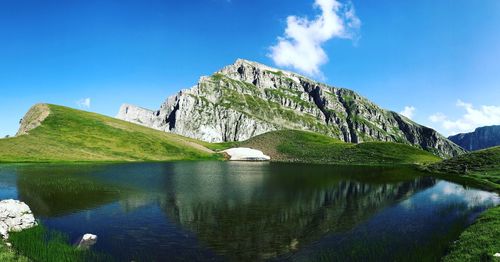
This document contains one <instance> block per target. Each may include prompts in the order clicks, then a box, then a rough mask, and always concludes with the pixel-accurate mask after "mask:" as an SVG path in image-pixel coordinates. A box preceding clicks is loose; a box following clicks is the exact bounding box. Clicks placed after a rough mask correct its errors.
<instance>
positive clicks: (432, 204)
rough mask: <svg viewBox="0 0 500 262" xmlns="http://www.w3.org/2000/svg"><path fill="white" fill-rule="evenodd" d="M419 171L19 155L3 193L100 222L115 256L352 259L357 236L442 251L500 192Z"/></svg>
mask: <svg viewBox="0 0 500 262" xmlns="http://www.w3.org/2000/svg"><path fill="white" fill-rule="evenodd" d="M418 175H419V174H418V173H416V172H415V171H413V170H412V169H411V168H382V167H380V168H367V167H334V166H323V165H292V164H274V163H244V162H230V163H228V162H173V163H142V164H109V165H78V166H74V165H69V166H68V165H37V166H33V165H26V166H22V165H21V166H13V167H8V168H6V167H3V168H1V169H0V195H2V196H4V195H5V196H9V194H10V195H11V196H10V197H13V198H19V199H21V200H23V201H26V202H27V203H28V205H30V207H31V208H32V210H33V211H34V213H35V215H36V216H38V217H39V218H41V219H42V222H43V223H44V224H45V225H46V226H48V227H50V228H54V229H57V230H61V231H63V232H65V233H67V234H69V236H70V238H71V239H74V238H77V237H78V236H81V234H83V233H87V232H92V233H95V234H97V235H98V236H99V241H98V243H97V245H96V246H95V248H96V249H97V250H100V251H103V252H107V253H110V254H111V255H113V256H114V257H116V258H117V259H118V260H131V259H137V260H162V259H165V258H169V259H184V260H198V261H199V260H211V261H213V260H230V261H258V260H304V261H307V260H310V259H313V258H314V259H319V260H321V259H325V258H326V260H332V259H333V260H338V259H344V260H345V259H346V258H353V260H356V256H352V254H351V255H350V254H349V252H350V250H355V249H356V248H357V247H358V246H359V245H360V244H359V243H361V242H365V241H370V242H378V243H383V245H384V246H385V247H391V248H390V249H388V248H385V247H384V246H383V247H380V246H377V247H373V246H370V245H367V246H366V248H364V250H365V251H366V252H361V251H360V252H358V253H359V254H360V257H359V260H375V261H376V260H380V259H381V258H384V259H395V258H397V257H398V256H399V255H398V254H399V253H398V252H399V250H408V252H406V253H408V254H411V253H412V248H413V249H415V250H414V251H415V252H417V251H418V252H422V250H416V248H415V247H414V246H413V244H412V243H415V242H418V241H423V242H424V241H430V239H436V238H438V239H443V240H442V241H441V242H439V243H440V244H441V246H442V247H440V248H438V251H437V252H436V251H433V252H434V253H436V254H434V253H433V255H435V256H437V257H439V256H440V255H442V252H444V251H445V249H446V246H447V245H448V243H449V241H450V239H451V240H452V239H453V237H454V236H455V235H456V234H458V233H457V232H455V231H457V230H456V228H459V229H463V228H464V227H465V226H466V225H467V224H469V223H470V222H471V221H472V220H473V218H474V217H475V216H476V215H477V214H478V213H479V212H481V211H482V210H484V209H485V208H487V207H490V206H493V205H496V204H498V196H497V195H495V194H491V193H488V192H484V191H479V190H474V189H470V188H464V187H462V186H459V185H456V184H453V183H449V182H446V181H440V180H437V179H434V178H431V177H425V176H423V177H422V176H418ZM430 214H434V215H430ZM435 214H438V215H435ZM409 218H414V219H409ZM400 221H406V224H402V223H400ZM436 228H439V229H440V230H436ZM417 229H418V230H417ZM399 231H401V232H404V231H406V232H407V235H401V234H398V233H397V232H399ZM459 231H460V230H459ZM438 246H439V245H438ZM429 248H432V247H429ZM432 249H435V248H432ZM384 250H392V251H391V252H389V253H388V252H386V251H384ZM427 253H429V252H427ZM429 254H430V253H429ZM361 255H362V256H361ZM363 258H364V259H363ZM409 260H412V259H411V258H410V259H409Z"/></svg>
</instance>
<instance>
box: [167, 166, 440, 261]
mask: <svg viewBox="0 0 500 262" xmlns="http://www.w3.org/2000/svg"><path fill="white" fill-rule="evenodd" d="M256 167H257V166H253V167H252V166H251V165H249V166H243V167H241V166H240V167H238V168H237V169H236V168H235V169H232V170H230V171H229V172H228V173H227V174H225V175H223V176H212V175H210V173H211V172H210V171H208V170H205V171H202V170H200V172H192V173H190V174H186V173H184V171H179V172H174V173H175V175H174V176H171V177H170V180H169V183H168V184H169V186H168V188H169V189H168V190H167V192H168V193H167V199H166V201H162V208H163V209H164V210H165V212H166V213H167V215H168V216H169V218H170V219H173V220H174V221H176V222H177V223H179V224H180V225H182V226H183V227H185V228H187V229H189V230H191V231H193V232H195V233H196V234H197V236H198V238H199V239H200V241H202V242H203V243H205V244H206V245H207V246H209V247H210V248H212V249H214V250H215V251H216V252H218V253H219V254H222V255H225V256H226V257H228V258H229V259H231V260H262V259H268V258H272V257H276V256H279V255H282V254H285V253H288V252H291V251H294V250H297V249H298V248H300V247H301V246H302V245H305V244H308V243H311V242H312V241H313V240H316V239H319V238H320V237H322V236H324V235H326V234H329V233H334V232H341V231H345V230H349V229H351V228H353V227H354V226H355V225H356V224H358V223H360V222H362V221H364V220H366V219H368V218H369V217H370V216H372V215H373V214H375V213H376V212H377V211H379V210H381V209H382V208H384V207H386V206H388V205H390V204H393V203H395V202H396V201H399V200H401V199H404V198H405V197H406V196H409V195H412V194H414V193H415V192H417V191H420V190H423V189H425V188H428V187H431V186H432V185H434V184H435V180H434V179H432V178H413V179H410V180H407V181H401V182H395V183H387V184H386V183H380V181H379V183H363V182H359V181H352V180H349V179H346V177H345V176H344V175H345V174H331V170H330V174H328V172H326V173H322V172H323V171H328V170H321V169H319V168H318V169H317V170H316V171H317V173H315V172H314V171H315V169H314V168H308V171H309V172H308V173H307V172H304V171H305V170H300V169H299V170H296V169H295V170H294V171H293V170H287V172H289V173H288V174H284V173H282V172H274V171H273V172H270V171H271V167H258V168H256ZM242 169H243V170H244V172H242ZM256 169H258V170H260V172H255V171H256ZM262 170H264V172H262ZM282 171H283V170H282ZM365 171H366V170H365ZM311 172H312V173H311ZM367 172H368V171H367ZM178 173H180V174H179V175H177V174H178ZM284 175H286V176H284ZM277 176H278V177H279V178H278V177H277ZM306 177H307V178H306ZM282 179H285V180H284V181H283V180H282ZM280 180H281V181H282V184H281V185H280V184H279V183H276V182H277V181H280ZM306 180H307V182H306Z"/></svg>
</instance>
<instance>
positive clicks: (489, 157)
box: [426, 146, 500, 191]
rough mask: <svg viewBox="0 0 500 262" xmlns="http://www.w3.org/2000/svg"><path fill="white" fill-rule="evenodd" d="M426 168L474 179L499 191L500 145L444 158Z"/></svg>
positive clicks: (435, 171) (433, 171) (431, 170)
mask: <svg viewBox="0 0 500 262" xmlns="http://www.w3.org/2000/svg"><path fill="white" fill-rule="evenodd" d="M426 169H427V170H428V171H429V172H432V173H440V174H445V175H449V176H452V177H457V176H458V177H459V178H460V177H461V178H467V179H474V180H475V181H477V182H480V183H481V184H483V185H484V186H487V187H489V188H492V189H496V190H497V191H500V146H497V147H492V148H488V149H483V150H479V151H475V152H471V153H467V154H464V155H460V156H456V157H453V158H450V159H446V160H443V161H442V162H439V163H435V164H432V165H429V166H427V167H426Z"/></svg>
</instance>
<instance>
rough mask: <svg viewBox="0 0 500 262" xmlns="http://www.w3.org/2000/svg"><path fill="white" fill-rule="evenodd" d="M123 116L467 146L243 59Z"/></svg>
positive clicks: (171, 125) (224, 131)
mask: <svg viewBox="0 0 500 262" xmlns="http://www.w3.org/2000/svg"><path fill="white" fill-rule="evenodd" d="M117 117H118V118H120V119H123V120H126V121H130V122H134V123H138V124H142V125H145V126H148V127H152V128H155V129H159V130H163V131H166V132H173V133H177V134H180V135H183V136H188V137H192V138H196V139H200V140H204V141H208V142H223V141H242V140H246V139H249V138H251V137H253V136H256V135H259V134H262V133H265V132H269V131H273V130H279V129H300V130H310V131H314V132H318V133H322V134H326V135H329V136H332V137H335V138H338V139H341V140H343V141H345V142H352V143H361V142H365V141H391V142H400V143H405V144H410V145H414V146H416V147H419V148H423V149H425V150H428V151H431V152H433V153H436V154H437V155H440V156H442V157H450V156H454V155H457V154H460V153H462V152H463V150H462V149H461V148H460V147H458V146H457V145H455V144H454V143H452V142H451V141H449V140H448V139H446V138H445V137H443V136H441V135H440V134H439V133H437V132H436V131H434V130H432V129H430V128H427V127H424V126H421V125H419V124H416V123H414V122H412V121H411V120H409V119H407V118H405V117H404V116H401V115H399V114H397V113H395V112H391V111H387V110H384V109H382V108H380V107H378V106H377V105H375V104H374V103H372V102H370V101H369V100H367V99H366V98H364V97H362V96H360V95H359V94H357V93H355V92H354V91H351V90H348V89H344V88H336V87H330V86H327V85H325V84H322V83H318V82H316V81H313V80H310V79H308V78H305V77H303V76H301V75H298V74H295V73H292V72H286V71H280V70H278V69H274V68H271V67H268V66H265V65H262V64H258V63H255V62H251V61H247V60H242V59H238V60H237V61H236V62H235V63H234V64H233V65H230V66H227V67H225V68H223V69H222V70H220V71H218V72H216V73H215V74H214V75H212V76H210V77H202V78H201V79H200V80H199V82H198V84H197V85H196V86H194V87H192V88H191V89H187V90H182V91H180V92H179V93H178V94H176V95H174V96H171V97H169V98H168V99H167V100H166V101H165V102H164V103H163V105H161V107H160V109H159V110H157V111H150V110H146V109H142V108H139V107H135V106H132V105H123V106H122V107H121V109H120V112H119V113H118V116H117Z"/></svg>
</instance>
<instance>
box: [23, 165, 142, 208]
mask: <svg viewBox="0 0 500 262" xmlns="http://www.w3.org/2000/svg"><path fill="white" fill-rule="evenodd" d="M99 169H100V167H99V165H97V166H96V165H93V166H91V165H85V164H83V165H44V166H34V165H27V166H19V167H17V168H16V171H17V174H18V176H17V177H18V179H17V187H18V192H19V198H20V199H21V200H22V201H25V202H26V203H27V204H28V205H29V206H30V207H31V209H32V210H33V212H34V214H35V215H36V216H43V217H53V216H59V215H65V214H68V213H72V212H77V211H81V210H85V209H91V208H95V207H98V206H101V205H104V204H107V203H111V202H113V201H116V200H118V199H120V198H123V197H125V196H126V195H128V194H131V192H132V190H131V189H130V188H125V187H120V186H117V185H116V184H112V183H103V182H102V181H100V180H99V179H98V178H97V177H95V176H92V174H93V173H94V172H97V171H98V170H99Z"/></svg>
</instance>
